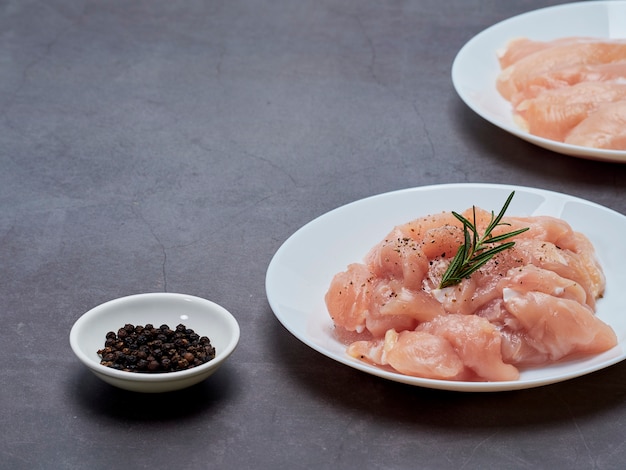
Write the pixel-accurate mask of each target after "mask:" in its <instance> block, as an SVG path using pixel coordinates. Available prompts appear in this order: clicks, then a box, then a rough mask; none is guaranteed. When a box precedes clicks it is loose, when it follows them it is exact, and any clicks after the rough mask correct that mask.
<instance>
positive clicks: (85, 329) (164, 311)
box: [70, 293, 240, 393]
mask: <svg viewBox="0 0 626 470" xmlns="http://www.w3.org/2000/svg"><path fill="white" fill-rule="evenodd" d="M127 323H130V324H132V325H142V326H143V325H146V324H147V323H152V324H153V325H154V326H155V327H156V328H158V327H159V326H161V325H163V324H167V325H168V326H169V327H170V328H172V329H174V328H176V326H177V325H178V324H180V323H182V324H183V325H185V326H186V327H187V328H191V329H193V330H194V331H195V332H196V333H197V334H199V335H200V336H207V337H208V338H209V339H210V340H211V344H212V345H213V347H214V348H215V358H214V359H212V360H210V361H208V362H206V363H205V364H202V365H200V366H196V367H192V368H191V369H187V370H183V371H176V372H162V373H139V372H127V371H120V370H115V369H112V368H110V367H107V366H103V365H101V364H100V357H99V356H98V350H99V349H102V348H103V347H104V341H105V336H106V334H107V332H109V331H114V332H117V330H118V329H120V328H122V327H123V326H124V325H125V324H127ZM239 335H240V330H239V325H238V323H237V320H235V318H234V317H233V316H232V315H231V314H230V313H229V312H228V311H227V310H226V309H225V308H223V307H221V306H220V305H217V304H216V303H214V302H211V301H209V300H206V299H202V298H199V297H194V296H191V295H185V294H173V293H149V294H137V295H131V296H128V297H122V298H119V299H115V300H111V301H109V302H106V303H104V304H101V305H98V306H97V307H95V308H93V309H91V310H89V311H88V312H86V313H85V314H84V315H82V316H81V317H80V318H79V319H78V320H77V321H76V323H74V326H73V327H72V330H71V331H70V345H71V347H72V350H73V351H74V353H75V354H76V356H77V357H78V359H80V360H81V362H82V363H83V364H85V365H86V366H87V367H88V368H89V369H90V370H91V371H92V372H93V373H94V374H96V376H98V377H100V378H101V379H102V380H104V381H105V382H107V383H109V384H111V385H114V386H116V387H119V388H123V389H126V390H131V391H134V392H144V393H160V392H169V391H173V390H179V389H182V388H185V387H189V386H191V385H194V384H197V383H199V382H201V381H203V380H204V379H206V378H207V377H209V376H210V375H211V374H213V373H214V372H215V371H216V370H217V369H218V368H219V367H220V365H222V363H223V362H224V361H225V360H226V358H228V356H230V354H231V353H232V352H233V351H234V350H235V347H236V346H237V343H238V341H239Z"/></svg>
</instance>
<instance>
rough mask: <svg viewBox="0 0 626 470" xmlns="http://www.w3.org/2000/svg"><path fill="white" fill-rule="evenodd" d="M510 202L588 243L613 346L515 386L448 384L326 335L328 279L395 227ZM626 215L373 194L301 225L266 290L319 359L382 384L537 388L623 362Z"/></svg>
mask: <svg viewBox="0 0 626 470" xmlns="http://www.w3.org/2000/svg"><path fill="white" fill-rule="evenodd" d="M512 190H515V191H516V193H515V197H514V198H513V201H512V202H511V205H510V207H509V209H508V211H507V214H508V215H517V216H529V215H552V216H557V217H561V218H563V219H564V220H566V221H568V222H569V223H570V224H571V225H572V227H573V229H574V230H577V231H580V232H582V233H584V234H585V235H587V236H588V237H589V238H590V239H591V241H592V242H593V243H594V245H595V247H596V250H597V254H598V256H599V258H600V262H601V263H602V266H603V268H604V272H605V274H606V277H607V287H606V295H605V297H604V298H602V299H600V300H599V301H598V304H597V315H598V317H600V318H601V319H602V320H603V321H605V322H607V323H608V324H609V325H611V327H613V329H614V330H615V332H616V334H617V337H618V342H619V343H618V345H617V346H616V347H615V348H613V349H611V350H610V351H607V352H605V353H603V354H600V355H597V356H594V357H590V358H587V359H583V360H576V361H569V362H562V363H559V364H555V365H551V366H548V367H541V368H536V369H529V370H524V371H522V372H521V377H520V379H519V380H516V381H508V382H455V381H445V380H431V379H422V378H416V377H409V376H406V375H402V374H397V373H393V372H387V371H385V370H382V369H380V368H377V367H374V366H370V365H368V364H366V363H364V362H361V361H357V360H356V359H353V358H351V357H350V356H348V355H347V354H346V352H345V350H346V346H345V345H344V344H342V343H341V342H339V341H338V340H336V339H335V337H334V336H333V334H332V329H333V323H332V321H331V319H330V317H329V315H328V312H327V310H326V306H325V303H324V295H325V294H326V291H327V289H328V287H329V285H330V281H331V279H332V277H333V276H334V275H335V274H336V273H337V272H339V271H343V270H345V268H346V266H347V265H348V264H349V263H353V262H360V261H362V260H363V257H364V256H365V254H366V253H367V252H368V251H369V249H370V248H371V247H372V246H374V245H375V244H376V243H378V242H379V241H380V240H382V239H383V237H384V236H385V235H386V234H387V233H389V232H390V231H391V229H392V228H393V227H394V226H396V225H398V224H402V223H405V222H408V221H410V220H413V219H415V218H417V217H420V216H423V215H428V214H433V213H437V212H441V211H444V210H445V211H450V210H455V211H458V212H461V211H463V210H464V209H466V208H467V207H471V205H476V206H479V207H482V208H484V209H487V210H495V211H497V210H499V209H500V207H501V206H502V204H504V201H505V200H506V198H507V196H508V195H509V193H510V192H511V191H512ZM624 233H626V217H625V216H623V215H621V214H619V213H617V212H615V211H612V210H610V209H607V208H605V207H602V206H599V205H597V204H594V203H592V202H588V201H585V200H582V199H578V198H575V197H571V196H567V195H564V194H559V193H554V192H550V191H545V190H540V189H532V188H525V187H516V186H504V185H490V184H450V185H438V186H425V187H420V188H413V189H406V190H401V191H395V192H391V193H386V194H381V195H378V196H373V197H370V198H367V199H363V200H360V201H357V202H354V203H351V204H348V205H346V206H343V207H340V208H338V209H335V210H333V211H331V212H328V213H327V214H325V215H323V216H321V217H319V218H317V219H315V220H313V221H312V222H310V223H308V224H307V225H305V226H304V227H302V228H301V229H300V230H298V231H297V232H296V233H294V234H293V235H292V236H291V237H290V238H289V239H288V240H287V241H285V243H284V244H283V245H282V246H281V247H280V248H279V249H278V251H277V252H276V254H275V255H274V257H273V259H272V261H271V262H270V264H269V267H268V270H267V276H266V281H265V282H266V284H265V287H266V291H267V298H268V300H269V303H270V306H271V307H272V310H273V311H274V314H275V315H276V318H278V320H279V321H280V322H281V323H282V324H283V325H284V326H285V328H287V330H289V331H290V332H291V333H292V334H293V335H294V336H296V337H297V338H298V339H300V340H301V341H302V342H304V343H305V344H307V345H308V346H310V347H311V348H313V349H315V350H316V351H319V352H320V353H322V354H324V355H326V356H328V357H330V358H332V359H334V360H336V361H338V362H340V363H343V364H346V365H348V366H350V367H354V368H355V369H359V370H361V371H364V372H367V373H370V374H373V375H376V376H379V377H383V378H386V379H390V380H394V381H397V382H403V383H406V384H411V385H418V386H422V387H428V388H436V389H445V390H458V391H472V392H484V391H501V390H515V389H523V388H531V387H537V386H540V385H546V384H550V383H555V382H560V381H563V380H567V379H571V378H573V377H578V376H581V375H585V374H588V373H590V372H593V371H596V370H599V369H602V368H605V367H607V366H609V365H611V364H615V363H617V362H619V361H622V360H623V359H624V358H625V357H626V355H625V352H624V351H625V346H626V315H624V312H626V296H624V295H623V292H622V291H623V289H624V286H625V285H626V268H625V266H624V260H626V244H624Z"/></svg>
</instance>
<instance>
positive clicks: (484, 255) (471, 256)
mask: <svg viewBox="0 0 626 470" xmlns="http://www.w3.org/2000/svg"><path fill="white" fill-rule="evenodd" d="M514 195H515V191H513V192H512V193H511V194H510V195H509V197H508V198H507V200H506V202H505V203H504V206H502V210H500V213H499V214H498V215H497V216H495V217H494V213H493V211H491V221H490V222H489V225H487V228H486V229H485V233H484V234H483V235H482V236H479V235H478V230H477V229H476V207H474V206H473V207H472V213H473V216H474V217H473V218H474V220H473V223H472V222H470V221H469V220H467V219H466V218H465V217H463V216H462V215H461V214H458V213H456V212H454V211H453V212H452V215H454V217H456V218H457V219H459V220H460V221H461V223H462V224H463V232H464V236H465V242H464V243H463V245H461V246H460V247H459V250H458V251H457V253H456V255H455V256H454V258H453V259H452V261H451V262H450V264H449V265H448V269H446V272H445V273H444V274H443V277H442V278H441V283H440V284H439V288H440V289H443V288H444V287H449V286H453V285H455V284H458V283H460V282H461V281H462V280H463V279H465V278H467V277H469V276H470V275H471V274H472V273H474V272H476V271H477V270H478V269H480V268H481V267H482V266H483V265H484V264H485V263H487V262H488V261H489V260H490V259H491V258H493V257H494V256H495V255H496V254H498V253H500V252H501V251H504V250H508V249H509V248H511V247H512V246H513V245H515V242H512V241H509V242H506V243H501V244H499V245H495V246H494V244H495V243H500V242H502V241H504V240H506V239H508V238H511V237H514V236H516V235H519V234H520V233H522V232H525V231H526V230H528V227H526V228H522V229H519V230H514V231H512V232H508V233H503V234H501V235H498V236H495V237H494V236H492V235H491V232H493V230H494V229H495V228H496V227H498V226H499V225H510V224H507V223H505V222H501V220H502V217H503V216H504V213H505V212H506V210H507V209H508V207H509V204H510V203H511V200H512V199H513V196H514Z"/></svg>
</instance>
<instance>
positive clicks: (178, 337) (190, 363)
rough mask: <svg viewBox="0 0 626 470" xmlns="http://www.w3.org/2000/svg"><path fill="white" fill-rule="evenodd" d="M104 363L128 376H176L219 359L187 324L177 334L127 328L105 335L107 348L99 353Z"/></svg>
mask: <svg viewBox="0 0 626 470" xmlns="http://www.w3.org/2000/svg"><path fill="white" fill-rule="evenodd" d="M98 355H100V358H101V361H100V363H101V364H102V365H104V366H107V367H112V368H114V369H117V370H123V371H128V372H144V373H153V372H173V371H177V370H185V369H189V368H191V367H195V366H199V365H202V364H204V363H205V362H208V361H210V360H211V359H213V358H215V348H214V347H213V346H212V345H211V341H210V340H209V338H208V337H206V336H200V335H198V334H197V333H195V332H194V331H193V330H192V329H190V328H187V327H186V326H185V325H183V324H179V325H177V326H176V328H175V329H174V330H172V329H170V327H169V326H168V325H161V326H160V327H159V328H155V327H154V326H153V325H152V324H151V323H147V324H146V325H145V326H141V325H137V326H134V325H132V324H130V323H127V324H125V325H124V326H123V327H122V328H120V329H119V330H118V331H117V334H116V333H115V332H113V331H109V332H108V333H107V334H106V335H105V343H104V348H103V349H100V350H98Z"/></svg>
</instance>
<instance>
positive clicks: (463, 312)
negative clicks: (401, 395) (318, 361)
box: [325, 208, 617, 381]
mask: <svg viewBox="0 0 626 470" xmlns="http://www.w3.org/2000/svg"><path fill="white" fill-rule="evenodd" d="M470 214H471V213H470V209H468V210H467V211H466V212H465V213H464V215H465V217H467V218H470V217H473V215H470ZM491 217H492V214H491V213H490V212H487V211H483V210H481V209H478V208H477V209H476V223H477V228H478V230H479V232H481V233H482V232H484V229H485V227H486V225H487V224H488V223H489V221H490V220H491ZM502 222H505V223H507V224H508V225H506V226H504V227H497V228H496V230H494V232H493V234H494V235H497V234H498V233H502V232H508V231H512V230H516V229H518V228H522V227H529V230H528V231H526V232H524V233H522V234H521V235H518V236H517V237H515V239H514V241H515V242H516V244H515V246H514V247H513V248H512V249H509V250H506V251H504V252H501V253H499V254H498V255H496V256H495V257H494V258H492V259H491V260H490V261H489V262H488V263H487V264H486V265H485V266H484V267H483V268H481V269H480V270H479V271H477V272H475V273H474V274H472V276H470V277H469V278H467V279H464V280H463V281H462V282H461V283H460V284H458V285H455V286H452V287H446V288H443V289H439V288H438V286H439V282H440V280H441V276H442V275H443V272H444V271H445V270H446V268H447V266H448V264H449V262H450V260H451V258H452V257H453V256H454V254H455V253H456V250H457V249H458V247H459V246H460V244H461V243H463V229H462V226H461V223H460V222H459V221H458V220H457V219H456V218H455V217H454V216H452V214H451V213H448V212H443V213H441V214H437V215H433V216H428V217H424V218H421V219H416V220H414V221H411V222H408V223H406V224H403V225H400V226H397V227H395V228H394V229H393V230H392V231H391V232H390V233H389V235H388V236H387V237H385V239H384V240H382V241H381V242H380V243H379V244H377V245H376V246H375V247H373V248H372V250H371V251H370V252H369V253H368V254H367V255H366V257H365V260H364V262H363V263H354V264H351V265H349V266H348V268H347V270H346V271H344V272H341V273H338V274H337V275H336V276H335V277H334V278H333V280H332V282H331V285H330V288H329V290H328V292H327V294H326V297H325V300H326V305H327V308H328V311H329V313H330V315H331V317H332V319H333V321H334V323H335V326H336V328H337V329H338V332H339V333H341V332H352V336H351V341H350V344H349V346H348V349H347V352H348V354H349V355H351V356H353V357H355V358H359V359H361V360H364V361H367V362H369V363H372V364H374V365H378V366H381V367H387V368H391V369H392V370H395V371H397V372H400V373H402V374H406V375H411V376H416V377H424V378H432V379H442V380H470V381H506V380H516V379H517V378H518V377H519V368H520V367H528V366H537V365H542V364H548V363H552V362H554V361H558V360H562V359H566V358H570V357H578V356H580V355H589V354H597V353H599V352H602V351H606V350H608V349H610V348H612V347H613V346H615V344H616V343H617V339H616V336H615V334H614V333H613V330H612V329H611V328H610V327H609V326H608V325H606V324H605V323H603V322H602V321H601V320H600V319H598V318H597V317H596V316H595V314H594V309H595V304H596V300H597V299H598V298H600V297H601V296H602V294H603V292H604V286H605V278H604V274H603V272H602V269H601V268H600V265H599V264H598V262H597V260H596V257H595V252H594V249H593V246H592V245H591V242H590V241H589V240H588V239H587V238H586V237H585V236H584V235H582V234H580V233H577V232H574V231H573V230H572V228H571V227H570V226H569V225H568V224H567V223H566V222H565V221H563V220H561V219H557V218H554V217H545V216H542V217H504V219H503V220H502ZM338 336H344V337H345V335H342V334H339V335H338Z"/></svg>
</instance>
